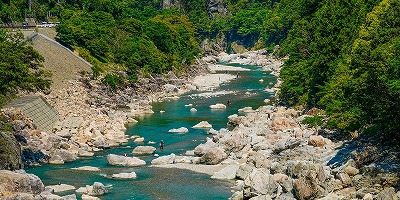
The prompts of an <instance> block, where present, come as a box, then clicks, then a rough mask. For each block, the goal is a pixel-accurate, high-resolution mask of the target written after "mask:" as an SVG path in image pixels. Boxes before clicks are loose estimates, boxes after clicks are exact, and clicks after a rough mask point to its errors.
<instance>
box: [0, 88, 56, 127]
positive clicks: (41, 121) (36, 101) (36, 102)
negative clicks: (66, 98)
mask: <svg viewBox="0 0 400 200" xmlns="http://www.w3.org/2000/svg"><path fill="white" fill-rule="evenodd" d="M11 107H13V108H19V109H21V110H22V111H23V113H24V114H25V115H27V116H28V117H29V118H30V119H31V120H32V121H33V123H34V124H35V125H36V126H37V127H38V129H40V130H41V131H45V132H47V133H50V132H51V131H52V129H53V125H54V124H55V123H56V122H57V121H58V112H57V110H56V109H54V108H53V107H52V106H51V105H50V104H49V103H47V101H46V100H45V99H44V98H43V97H41V96H26V97H21V98H18V99H16V100H14V101H13V102H11V103H9V104H8V105H6V106H4V108H11Z"/></svg>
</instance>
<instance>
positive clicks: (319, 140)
mask: <svg viewBox="0 0 400 200" xmlns="http://www.w3.org/2000/svg"><path fill="white" fill-rule="evenodd" d="M308 144H309V145H311V146H314V147H323V146H324V145H325V144H326V143H325V140H324V137H322V136H320V135H312V136H310V138H309V139H308Z"/></svg>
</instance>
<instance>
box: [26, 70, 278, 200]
mask: <svg viewBox="0 0 400 200" xmlns="http://www.w3.org/2000/svg"><path fill="white" fill-rule="evenodd" d="M229 65H233V66H241V65H236V64H229ZM241 67H245V68H248V69H251V71H246V72H240V76H239V78H237V79H235V80H233V81H231V82H229V83H226V84H222V85H221V87H219V88H218V89H215V90H213V91H203V92H191V93H187V94H184V95H182V96H181V98H180V99H179V100H177V101H173V100H171V101H165V102H161V103H160V102H158V103H154V104H153V110H154V112H155V113H154V114H152V115H148V116H145V117H142V118H139V119H138V121H139V122H138V123H137V124H136V125H134V126H132V127H129V128H128V130H127V133H126V134H127V135H140V136H142V137H144V138H145V142H146V143H147V141H155V142H157V143H158V142H159V141H160V140H164V142H165V148H164V151H162V152H160V151H159V150H157V152H156V153H157V154H159V155H160V156H163V155H169V154H171V153H175V154H176V155H180V154H184V153H185V152H186V151H187V150H193V149H194V148H195V147H196V146H197V145H199V144H200V143H204V142H205V141H206V137H207V136H208V135H207V132H206V130H203V129H191V128H190V127H192V126H194V125H196V124H197V123H199V122H200V121H208V122H209V123H210V124H212V125H213V128H214V129H216V130H219V129H220V128H226V123H227V117H228V116H229V115H231V114H236V113H237V110H238V109H240V108H243V107H246V106H251V107H253V109H256V108H258V107H259V106H262V105H264V102H263V100H264V99H266V98H270V97H271V94H269V93H267V92H265V91H263V90H264V89H265V88H267V87H268V88H271V87H272V86H273V84H274V83H275V82H276V78H275V77H274V76H272V75H270V74H269V72H265V71H262V70H261V68H260V67H256V66H241ZM228 73H229V72H228ZM232 74H235V75H236V72H232ZM260 79H263V80H264V81H263V82H260V81H259V80H260ZM221 91H224V92H225V93H228V94H225V95H217V96H212V97H205V96H204V95H199V94H204V93H208V94H212V93H214V94H218V92H221ZM228 99H229V100H231V101H232V104H231V105H229V106H228V107H227V109H226V110H211V109H210V108H209V105H212V104H216V103H224V104H226V102H227V100H228ZM186 104H193V107H194V108H196V109H197V112H195V113H191V112H190V111H189V110H190V108H191V107H186V106H185V105H186ZM160 110H164V111H165V113H160V112H159V111H160ZM179 127H187V128H189V133H187V134H170V133H168V130H170V129H172V128H179ZM137 145H147V144H135V143H133V142H132V141H130V142H129V143H128V144H126V145H124V146H121V147H117V148H111V149H107V150H105V151H102V152H97V153H95V156H94V157H92V158H80V159H78V160H77V161H75V162H72V163H66V164H64V165H45V164H44V165H42V166H39V167H31V168H28V169H26V171H27V172H28V173H34V174H36V175H37V176H39V177H40V178H41V179H42V181H43V183H44V184H45V185H54V184H58V183H65V184H70V185H73V186H75V187H77V188H79V187H82V186H85V185H92V184H93V182H95V181H97V182H102V183H103V184H104V185H112V189H111V190H110V192H109V193H108V194H106V195H105V196H102V197H100V198H101V199H103V200H108V199H110V200H111V199H144V200H147V199H149V200H151V199H190V200H192V199H193V200H196V199H199V200H200V199H228V198H229V197H230V196H231V194H232V193H231V191H230V186H231V185H232V183H230V182H224V181H219V180H213V179H211V178H210V176H209V175H205V174H198V173H194V172H191V171H188V170H181V169H162V168H155V167H149V165H150V162H151V160H152V159H154V157H153V156H141V157H140V158H141V159H143V160H145V161H146V162H147V163H148V164H147V166H142V167H117V166H110V165H107V158H106V156H107V154H110V153H113V154H118V155H122V154H123V153H124V152H126V153H127V154H128V156H130V155H131V152H132V149H133V148H135V147H136V146H137ZM153 146H155V147H158V144H155V145H153ZM80 166H95V167H99V168H100V169H101V171H100V172H87V171H77V170H72V169H71V168H73V167H80ZM132 171H135V172H136V174H137V176H138V178H137V179H135V180H113V179H108V178H106V177H105V176H106V175H112V174H114V173H121V172H132ZM73 193H74V191H72V192H67V193H65V194H73ZM60 195H64V194H60ZM77 196H78V198H80V195H77Z"/></svg>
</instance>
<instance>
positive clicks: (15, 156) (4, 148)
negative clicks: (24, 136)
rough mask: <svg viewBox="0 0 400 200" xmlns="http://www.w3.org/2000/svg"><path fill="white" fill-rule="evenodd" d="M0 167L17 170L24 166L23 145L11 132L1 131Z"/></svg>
mask: <svg viewBox="0 0 400 200" xmlns="http://www.w3.org/2000/svg"><path fill="white" fill-rule="evenodd" d="M0 161H1V162H0V169H6V170H17V169H21V168H23V164H22V160H21V147H20V145H19V143H18V142H17V140H16V139H15V137H14V136H13V135H12V134H10V133H2V132H0Z"/></svg>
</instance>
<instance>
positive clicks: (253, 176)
mask: <svg viewBox="0 0 400 200" xmlns="http://www.w3.org/2000/svg"><path fill="white" fill-rule="evenodd" d="M279 187H280V186H279V184H278V183H277V182H276V181H275V180H274V178H273V176H272V175H271V174H269V172H268V170H266V169H263V168H260V169H254V170H253V171H252V172H251V173H250V174H249V175H248V176H247V177H246V179H245V180H244V196H245V198H251V197H254V196H259V195H269V196H271V198H275V197H276V195H277V193H278V189H279Z"/></svg>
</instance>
